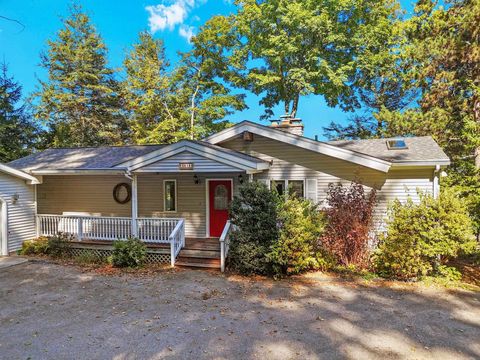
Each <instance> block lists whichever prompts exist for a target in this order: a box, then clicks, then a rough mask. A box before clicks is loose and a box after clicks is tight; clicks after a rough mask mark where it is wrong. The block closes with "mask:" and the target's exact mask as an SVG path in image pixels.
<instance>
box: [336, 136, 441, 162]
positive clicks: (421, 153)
mask: <svg viewBox="0 0 480 360" xmlns="http://www.w3.org/2000/svg"><path fill="white" fill-rule="evenodd" d="M387 140H392V139H368V140H338V141H327V143H328V144H332V145H335V146H338V147H341V148H344V149H348V150H352V151H356V152H359V153H362V154H366V155H370V156H374V157H376V158H379V159H383V160H386V161H390V162H392V163H399V162H410V161H413V162H416V161H448V160H449V158H448V156H447V155H446V154H445V153H444V152H443V150H442V149H441V148H440V146H438V144H437V143H436V142H435V140H433V138H432V137H431V136H419V137H406V138H404V140H405V143H406V144H407V147H408V149H399V150H390V149H388V147H387Z"/></svg>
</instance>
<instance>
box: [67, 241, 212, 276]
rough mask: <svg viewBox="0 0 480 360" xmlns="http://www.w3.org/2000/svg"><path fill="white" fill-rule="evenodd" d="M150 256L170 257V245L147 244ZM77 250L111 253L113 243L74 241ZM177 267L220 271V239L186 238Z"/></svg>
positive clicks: (176, 263) (176, 261) (177, 260)
mask: <svg viewBox="0 0 480 360" xmlns="http://www.w3.org/2000/svg"><path fill="white" fill-rule="evenodd" d="M145 245H146V247H147V252H148V253H149V254H156V255H164V256H165V257H168V256H170V245H169V244H156V243H149V242H145ZM72 247H73V248H75V249H95V250H99V251H111V250H112V249H113V245H112V242H111V241H106V240H89V239H84V240H82V241H73V242H72ZM175 266H185V267H201V268H214V269H220V241H219V238H185V246H184V247H182V249H181V250H180V252H179V254H178V256H177V258H176V260H175Z"/></svg>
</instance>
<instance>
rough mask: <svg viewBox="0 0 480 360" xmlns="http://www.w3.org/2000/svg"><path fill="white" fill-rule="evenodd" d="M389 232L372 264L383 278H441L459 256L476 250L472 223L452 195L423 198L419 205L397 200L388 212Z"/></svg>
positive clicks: (461, 205)
mask: <svg viewBox="0 0 480 360" xmlns="http://www.w3.org/2000/svg"><path fill="white" fill-rule="evenodd" d="M389 215H390V217H389V220H388V222H387V231H386V233H385V234H383V235H381V236H380V243H379V247H378V249H377V251H376V252H375V254H374V257H373V261H374V264H375V267H376V269H377V271H378V272H379V274H380V275H382V276H386V277H394V278H400V279H409V278H415V277H419V276H427V275H441V274H445V273H446V272H448V271H449V270H447V269H446V267H445V266H443V265H444V264H445V263H446V262H448V260H450V259H452V258H455V257H457V256H458V255H459V253H460V252H464V253H466V254H468V253H471V252H473V251H474V249H475V243H476V242H475V237H474V235H473V232H472V223H471V220H470V218H469V216H468V212H467V209H466V206H465V204H464V203H463V202H462V200H461V199H459V198H458V196H457V195H456V194H454V193H453V192H452V191H443V192H442V194H441V196H440V198H439V199H434V198H433V197H432V196H430V195H425V194H420V203H418V204H415V203H414V202H413V201H412V200H411V199H409V200H408V201H407V202H406V203H405V204H401V203H400V202H399V201H398V200H397V201H395V202H393V204H392V205H391V207H390V210H389Z"/></svg>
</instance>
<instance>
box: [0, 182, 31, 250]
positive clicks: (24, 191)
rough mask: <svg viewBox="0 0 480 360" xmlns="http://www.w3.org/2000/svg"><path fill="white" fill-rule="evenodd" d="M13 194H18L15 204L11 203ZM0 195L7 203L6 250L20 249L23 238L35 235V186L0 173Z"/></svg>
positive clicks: (26, 238)
mask: <svg viewBox="0 0 480 360" xmlns="http://www.w3.org/2000/svg"><path fill="white" fill-rule="evenodd" d="M14 194H18V201H17V203H16V204H13V203H12V196H13V195H14ZM0 196H1V197H2V199H3V200H5V202H6V203H7V214H8V222H7V224H8V225H7V226H8V234H7V236H8V252H9V253H12V252H14V251H16V250H18V249H20V248H21V247H22V243H23V242H24V241H25V240H28V239H32V238H34V237H35V236H36V228H35V186H34V185H28V184H26V182H25V180H23V179H19V178H16V177H13V176H10V175H6V174H3V173H0Z"/></svg>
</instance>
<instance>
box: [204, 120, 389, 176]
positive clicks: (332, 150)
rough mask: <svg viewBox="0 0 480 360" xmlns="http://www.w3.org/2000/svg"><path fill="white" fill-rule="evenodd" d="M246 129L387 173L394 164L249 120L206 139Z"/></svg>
mask: <svg viewBox="0 0 480 360" xmlns="http://www.w3.org/2000/svg"><path fill="white" fill-rule="evenodd" d="M245 131H249V132H253V133H254V134H258V135H260V136H265V137H268V138H271V139H274V140H278V141H281V142H284V143H287V144H290V145H293V146H297V147H300V148H303V149H306V150H310V151H314V152H317V153H319V154H323V155H327V156H330V157H334V158H337V159H341V160H345V161H349V162H351V163H355V164H358V165H361V166H365V167H368V168H372V169H374V170H378V171H381V172H384V173H387V172H388V170H389V169H390V166H391V165H392V163H391V162H389V161H386V160H383V159H379V158H376V157H373V156H370V155H366V154H362V153H358V152H355V151H352V150H348V149H343V148H339V147H337V146H334V145H331V144H328V143H325V142H321V141H316V140H312V139H308V138H304V137H302V136H299V135H294V134H290V133H286V132H282V131H279V130H277V129H272V128H268V127H266V126H263V125H260V124H255V123H252V122H249V121H242V122H241V123H239V124H237V125H234V126H232V127H230V128H227V129H225V130H222V131H220V132H218V133H217V134H214V135H211V136H209V137H207V138H205V139H204V141H206V142H209V143H211V144H219V143H222V142H225V141H228V140H230V139H232V138H233V137H235V136H238V135H240V134H242V133H243V132H245Z"/></svg>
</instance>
